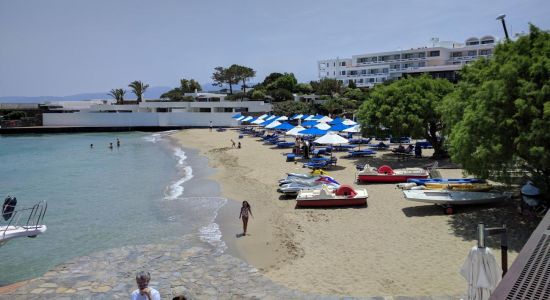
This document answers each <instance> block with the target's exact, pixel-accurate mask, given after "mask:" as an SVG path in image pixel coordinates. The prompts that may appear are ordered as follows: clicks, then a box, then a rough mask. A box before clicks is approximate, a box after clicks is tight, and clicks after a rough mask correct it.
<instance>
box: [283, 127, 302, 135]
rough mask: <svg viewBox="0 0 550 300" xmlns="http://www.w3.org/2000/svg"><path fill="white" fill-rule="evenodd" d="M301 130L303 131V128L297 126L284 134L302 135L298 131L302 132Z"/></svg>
mask: <svg viewBox="0 0 550 300" xmlns="http://www.w3.org/2000/svg"><path fill="white" fill-rule="evenodd" d="M302 130H305V128H304V127H302V126H300V125H298V126H296V127H294V128H292V129H290V130H289V131H287V132H286V134H288V135H302V134H301V133H300V131H302Z"/></svg>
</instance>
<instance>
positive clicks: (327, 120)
mask: <svg viewBox="0 0 550 300" xmlns="http://www.w3.org/2000/svg"><path fill="white" fill-rule="evenodd" d="M330 121H332V118H330V117H327V116H323V117H322V118H320V119H317V122H324V123H327V122H330Z"/></svg>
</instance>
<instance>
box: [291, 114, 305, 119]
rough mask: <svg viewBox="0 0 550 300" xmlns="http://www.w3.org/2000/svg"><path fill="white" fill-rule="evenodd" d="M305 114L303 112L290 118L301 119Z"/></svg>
mask: <svg viewBox="0 0 550 300" xmlns="http://www.w3.org/2000/svg"><path fill="white" fill-rule="evenodd" d="M303 116H304V115H302V114H298V115H294V116H292V117H291V118H290V119H291V120H296V119H301V118H302V117H303Z"/></svg>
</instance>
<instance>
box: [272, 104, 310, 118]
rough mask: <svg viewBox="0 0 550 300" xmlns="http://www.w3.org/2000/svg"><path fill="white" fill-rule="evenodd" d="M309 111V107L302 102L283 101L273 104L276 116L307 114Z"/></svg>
mask: <svg viewBox="0 0 550 300" xmlns="http://www.w3.org/2000/svg"><path fill="white" fill-rule="evenodd" d="M310 112H311V107H310V106H309V105H307V104H305V103H303V102H298V101H284V102H278V103H275V104H273V114H275V115H278V116H290V115H294V114H309V113H310Z"/></svg>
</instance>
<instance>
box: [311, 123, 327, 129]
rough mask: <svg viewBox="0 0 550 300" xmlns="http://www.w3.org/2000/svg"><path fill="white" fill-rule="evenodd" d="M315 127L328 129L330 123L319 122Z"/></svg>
mask: <svg viewBox="0 0 550 300" xmlns="http://www.w3.org/2000/svg"><path fill="white" fill-rule="evenodd" d="M314 127H317V128H319V129H322V130H328V129H329V128H330V125H328V124H327V123H318V124H317V125H315V126H314Z"/></svg>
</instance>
